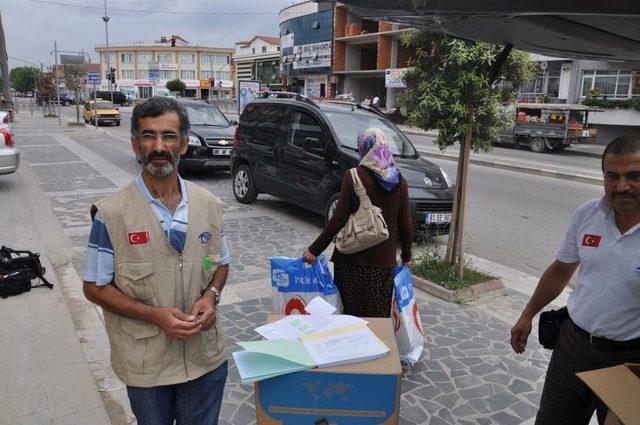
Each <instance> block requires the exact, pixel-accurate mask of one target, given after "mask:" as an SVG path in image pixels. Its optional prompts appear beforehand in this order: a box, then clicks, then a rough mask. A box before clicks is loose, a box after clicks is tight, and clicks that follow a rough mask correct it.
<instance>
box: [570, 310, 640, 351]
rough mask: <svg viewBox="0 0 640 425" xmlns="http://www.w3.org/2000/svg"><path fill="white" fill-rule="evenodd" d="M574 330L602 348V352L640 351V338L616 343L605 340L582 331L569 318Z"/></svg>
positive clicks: (595, 345)
mask: <svg viewBox="0 0 640 425" xmlns="http://www.w3.org/2000/svg"><path fill="white" fill-rule="evenodd" d="M569 321H570V322H571V325H572V326H573V329H575V330H576V332H577V333H578V334H580V335H581V336H582V337H584V338H586V339H587V340H589V343H590V344H591V345H593V346H594V347H597V348H600V349H601V350H610V351H622V350H640V338H636V339H630V340H628V341H614V340H612V339H607V338H603V337H601V336H595V335H593V334H590V333H589V332H587V331H585V330H584V329H582V328H581V327H580V326H578V325H576V324H575V323H574V321H573V320H571V318H569Z"/></svg>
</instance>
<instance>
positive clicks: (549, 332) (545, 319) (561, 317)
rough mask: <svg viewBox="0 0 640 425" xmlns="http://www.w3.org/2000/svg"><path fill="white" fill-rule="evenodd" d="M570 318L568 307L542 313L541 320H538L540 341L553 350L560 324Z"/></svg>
mask: <svg viewBox="0 0 640 425" xmlns="http://www.w3.org/2000/svg"><path fill="white" fill-rule="evenodd" d="M568 318H569V310H568V309H567V307H562V308H561V309H559V310H551V311H545V312H543V313H541V314H540V321H539V322H538V341H540V345H542V346H543V347H544V348H546V349H548V350H553V348H554V347H555V346H556V341H557V340H558V335H559V334H560V326H562V322H564V321H565V320H567V319H568Z"/></svg>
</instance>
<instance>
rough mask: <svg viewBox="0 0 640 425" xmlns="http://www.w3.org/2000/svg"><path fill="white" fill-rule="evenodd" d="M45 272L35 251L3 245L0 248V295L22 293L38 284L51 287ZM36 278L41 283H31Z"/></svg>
mask: <svg viewBox="0 0 640 425" xmlns="http://www.w3.org/2000/svg"><path fill="white" fill-rule="evenodd" d="M45 272H46V270H45V268H44V267H42V264H41V263H40V254H38V253H37V252H36V253H34V252H31V251H17V250H15V249H11V248H8V247H6V246H3V247H2V248H0V297H2V298H7V297H9V296H12V295H18V294H22V293H23V292H27V291H30V290H31V288H36V287H39V286H46V287H47V288H49V289H52V288H53V285H52V284H51V283H49V281H48V280H47V279H46V278H45V277H44V274H45ZM36 278H37V279H40V281H41V283H40V284H38V285H31V280H33V279H36Z"/></svg>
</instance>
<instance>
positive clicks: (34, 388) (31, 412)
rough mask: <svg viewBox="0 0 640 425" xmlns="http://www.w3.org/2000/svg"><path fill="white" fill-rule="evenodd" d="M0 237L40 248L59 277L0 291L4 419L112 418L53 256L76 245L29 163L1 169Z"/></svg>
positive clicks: (81, 422)
mask: <svg viewBox="0 0 640 425" xmlns="http://www.w3.org/2000/svg"><path fill="white" fill-rule="evenodd" d="M0 215H1V216H2V217H3V219H2V221H1V222H0V243H1V244H3V245H7V246H9V247H12V248H16V249H27V250H32V251H37V252H40V253H41V254H42V257H41V259H42V263H43V266H44V267H46V269H47V271H46V277H47V279H48V280H49V281H50V282H51V283H53V284H54V288H53V290H50V289H47V288H45V287H42V288H35V289H32V290H31V291H30V292H26V293H23V294H21V295H18V296H15V297H9V298H7V299H0V341H2V342H1V344H0V424H2V425H5V424H6V425H16V424H25V425H27V424H29V425H31V424H56V425H58V424H60V425H62V424H65V425H67V424H68V425H72V424H77V425H86V424H92V425H93V424H95V425H102V424H105V425H106V424H109V423H110V422H109V418H108V416H107V413H106V411H105V408H104V405H103V403H102V400H101V399H100V396H99V395H98V391H97V388H96V384H95V381H94V379H93V375H92V374H91V371H90V370H89V367H88V366H87V363H86V360H85V357H84V353H83V350H82V347H81V345H80V341H79V340H78V336H77V334H76V330H75V328H74V323H73V319H72V317H71V315H70V314H69V310H68V309H67V305H66V303H65V299H64V296H63V293H62V287H61V285H60V283H59V281H58V279H57V277H56V274H55V270H54V266H53V264H52V262H51V261H50V258H49V256H50V255H51V256H52V257H53V258H52V260H54V261H55V260H57V261H64V255H65V254H66V255H68V254H69V252H70V250H71V246H70V245H69V243H68V242H66V243H65V240H64V237H63V235H62V229H61V228H60V225H59V223H58V222H57V220H56V219H55V217H54V216H53V214H52V212H51V205H50V204H49V202H48V200H47V198H46V196H44V194H43V193H42V191H41V190H40V188H39V187H38V180H37V178H36V176H35V175H34V174H33V172H32V171H31V169H30V167H29V166H28V165H26V164H21V166H20V168H19V169H18V171H17V172H16V173H14V174H10V175H5V176H0Z"/></svg>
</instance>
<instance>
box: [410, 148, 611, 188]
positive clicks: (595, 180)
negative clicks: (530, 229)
mask: <svg viewBox="0 0 640 425" xmlns="http://www.w3.org/2000/svg"><path fill="white" fill-rule="evenodd" d="M418 152H420V153H424V154H425V155H428V156H431V157H433V158H441V159H447V160H449V161H457V160H458V157H457V156H455V155H447V154H443V153H436V152H425V151H418ZM469 162H470V163H471V164H476V165H484V166H488V167H494V168H500V169H503V170H510V171H519V172H521V173H526V174H535V175H539V176H545V177H554V178H557V179H563V180H571V181H577V182H581V183H588V184H593V185H597V186H601V185H602V177H593V176H587V175H582V174H570V173H565V172H562V171H553V170H547V169H539V168H534V167H527V166H525V165H514V164H508V163H506V162H500V161H490V160H486V159H480V158H473V157H472V158H470V160H469Z"/></svg>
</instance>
